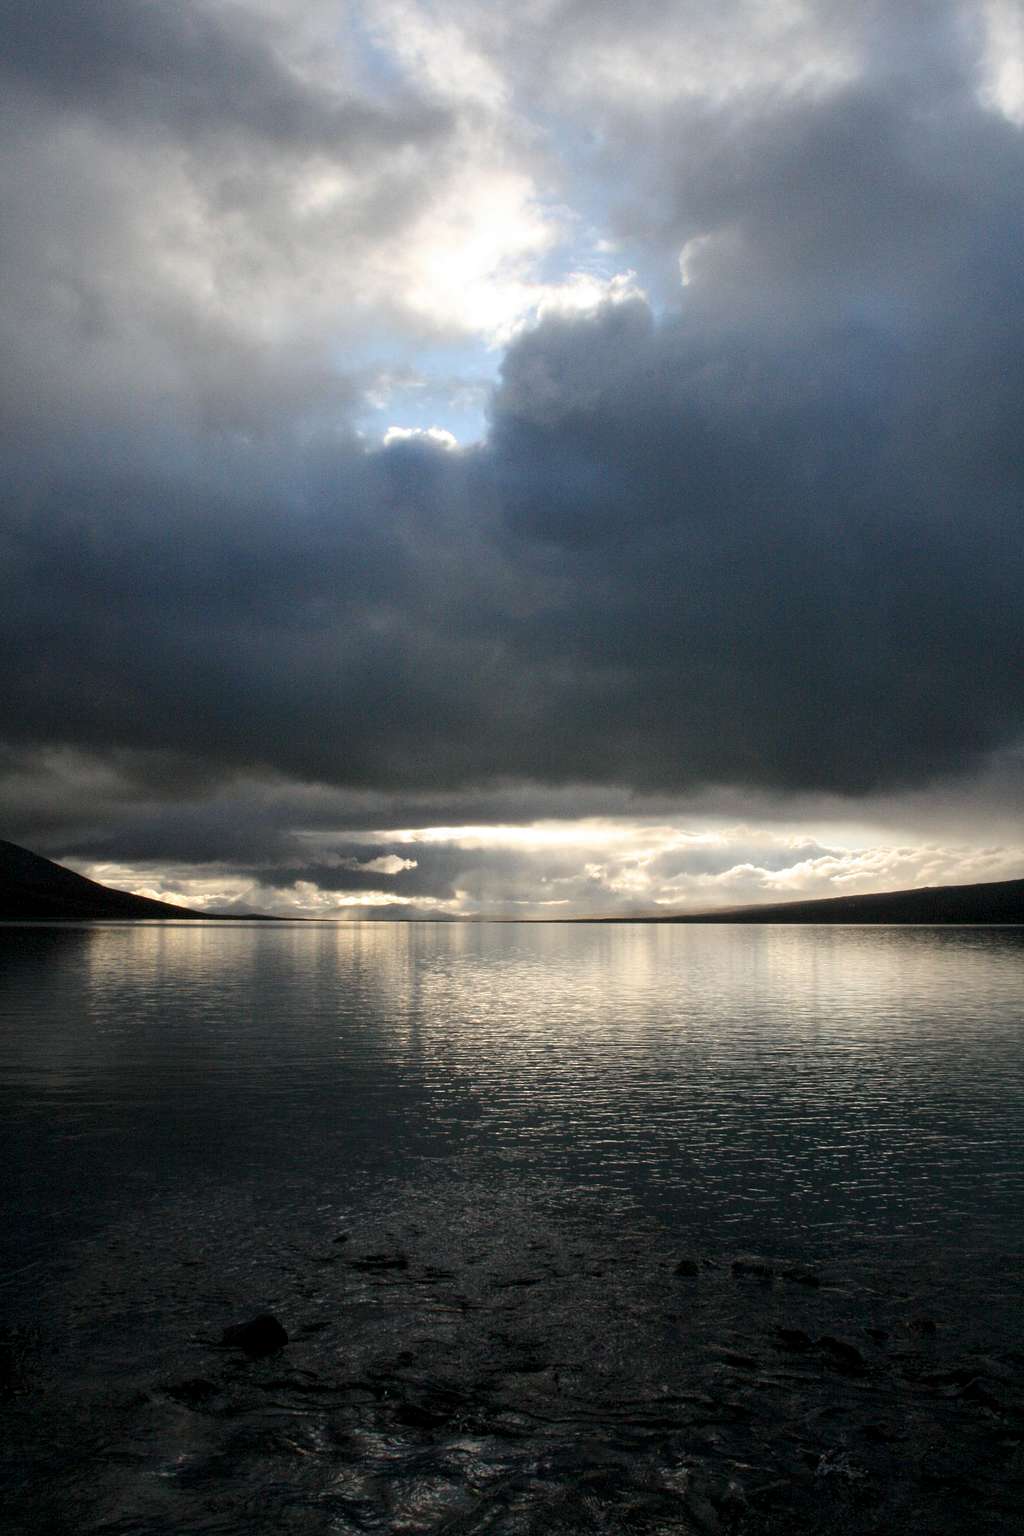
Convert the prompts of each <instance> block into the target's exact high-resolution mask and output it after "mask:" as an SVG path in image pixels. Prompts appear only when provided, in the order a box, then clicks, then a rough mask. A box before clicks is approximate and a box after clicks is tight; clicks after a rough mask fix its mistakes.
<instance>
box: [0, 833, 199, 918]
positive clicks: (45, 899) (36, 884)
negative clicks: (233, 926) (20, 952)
mask: <svg viewBox="0 0 1024 1536" xmlns="http://www.w3.org/2000/svg"><path fill="white" fill-rule="evenodd" d="M210 915H211V914H210V913H208V912H194V911H192V909H191V908H189V907H175V906H172V905H171V903H170V902H167V901H151V900H150V899H149V898H148V897H146V896H132V895H131V894H130V892H128V891H113V890H111V889H110V887H109V886H106V885H99V884H98V883H97V882H96V881H95V880H87V879H86V878H85V876H84V875H76V874H75V872H74V871H73V870H70V869H65V868H64V866H63V864H54V863H53V862H52V860H50V859H44V858H41V857H40V855H39V854H38V853H29V851H28V849H27V848H19V847H18V845H17V844H16V843H8V842H4V840H3V839H2V838H0V921H2V922H74V923H77V922H83V921H89V920H95V919H100V918H108V919H111V918H112V919H115V920H116V919H122V920H123V919H125V918H154V917H161V918H171V917H173V918H178V919H181V918H186V919H188V918H197V917H198V918H208V917H209V916H210Z"/></svg>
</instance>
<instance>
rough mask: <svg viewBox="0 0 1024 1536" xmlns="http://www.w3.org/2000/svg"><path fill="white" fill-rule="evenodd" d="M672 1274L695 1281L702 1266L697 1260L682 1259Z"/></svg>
mask: <svg viewBox="0 0 1024 1536" xmlns="http://www.w3.org/2000/svg"><path fill="white" fill-rule="evenodd" d="M672 1273H673V1274H676V1275H682V1276H683V1278H684V1279H687V1280H693V1279H695V1277H696V1276H697V1275H699V1274H700V1265H699V1264H698V1263H697V1260H696V1259H680V1260H679V1263H678V1264H677V1265H676V1267H675V1269H674V1270H673V1271H672Z"/></svg>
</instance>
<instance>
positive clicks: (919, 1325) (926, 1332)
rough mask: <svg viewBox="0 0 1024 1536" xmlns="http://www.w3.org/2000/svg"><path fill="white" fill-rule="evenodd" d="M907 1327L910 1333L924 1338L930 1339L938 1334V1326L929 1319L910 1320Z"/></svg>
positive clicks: (917, 1318)
mask: <svg viewBox="0 0 1024 1536" xmlns="http://www.w3.org/2000/svg"><path fill="white" fill-rule="evenodd" d="M908 1327H909V1329H910V1331H911V1333H918V1334H921V1335H922V1336H923V1337H924V1338H932V1337H934V1335H935V1334H936V1333H938V1331H939V1330H938V1325H937V1324H936V1323H935V1322H934V1321H933V1320H932V1318H930V1317H915V1318H912V1319H911V1321H910V1323H909V1324H908Z"/></svg>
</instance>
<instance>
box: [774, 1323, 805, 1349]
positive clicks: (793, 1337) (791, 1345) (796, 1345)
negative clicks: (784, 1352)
mask: <svg viewBox="0 0 1024 1536" xmlns="http://www.w3.org/2000/svg"><path fill="white" fill-rule="evenodd" d="M775 1333H776V1335H777V1337H778V1340H779V1343H780V1344H781V1346H782V1348H783V1349H791V1350H794V1351H799V1350H804V1349H810V1348H812V1346H813V1344H814V1340H813V1339H812V1338H811V1336H810V1334H809V1333H804V1331H803V1329H802V1328H776V1330H775Z"/></svg>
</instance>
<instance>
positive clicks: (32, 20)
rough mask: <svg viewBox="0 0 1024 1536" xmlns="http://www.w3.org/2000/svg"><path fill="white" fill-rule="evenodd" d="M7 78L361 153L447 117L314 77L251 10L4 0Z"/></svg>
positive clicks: (113, 115) (155, 116) (148, 117)
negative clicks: (288, 56) (343, 93)
mask: <svg viewBox="0 0 1024 1536" xmlns="http://www.w3.org/2000/svg"><path fill="white" fill-rule="evenodd" d="M0 27H2V30H3V37H4V71H5V73H6V74H7V75H8V77H9V79H10V82H11V84H12V86H14V87H20V88H21V89H22V90H24V91H25V92H27V93H30V94H33V95H38V96H40V97H43V98H44V99H47V100H48V101H49V102H50V103H51V104H53V105H55V106H57V107H58V108H59V110H60V111H61V112H62V113H64V114H67V113H74V112H82V113H85V114H88V115H89V116H90V117H96V118H99V119H100V120H106V121H110V122H112V123H114V124H120V125H126V126H130V127H131V128H132V129H134V130H136V131H138V130H139V129H140V128H141V127H143V126H144V125H145V124H147V123H149V124H152V125H153V126H154V127H156V128H157V129H158V130H160V131H168V130H169V131H171V132H172V133H173V134H174V135H175V136H176V137H178V138H182V139H184V140H186V141H193V140H196V139H198V138H201V137H203V136H206V135H209V134H211V133H219V132H223V131H230V132H231V133H234V134H243V135H246V136H249V137H251V136H252V135H256V136H257V138H259V139H265V140H269V141H270V142H271V143H272V144H274V145H276V146H278V147H279V148H290V149H299V150H303V151H308V150H310V149H320V150H325V151H328V152H330V153H331V154H334V155H337V154H341V155H342V156H343V157H345V158H350V157H351V158H354V157H355V156H356V155H357V154H358V153H360V152H362V151H365V150H366V149H367V148H368V147H370V148H372V147H374V146H376V145H380V144H381V143H385V144H387V143H391V144H394V143H399V142H402V141H403V140H407V139H410V138H414V137H415V138H426V137H429V136H430V135H431V133H433V132H435V131H437V129H438V128H439V127H441V126H442V125H443V123H444V121H445V119H444V114H443V113H442V112H441V111H440V110H439V109H438V108H437V107H436V106H430V107H428V106H427V105H426V104H425V103H417V102H416V101H415V100H407V101H405V102H404V103H402V104H401V106H402V107H403V108H404V110H402V111H399V112H397V113H396V112H394V111H388V110H386V109H381V108H380V107H378V106H376V105H374V104H371V103H369V102H366V101H360V100H355V99H351V98H349V99H345V98H344V97H339V96H338V95H337V94H336V93H334V92H329V91H328V90H327V89H326V88H324V87H322V86H321V87H319V88H317V87H315V86H312V85H311V84H310V83H309V81H308V79H302V78H301V77H300V76H299V75H298V73H297V72H296V71H295V70H294V69H292V68H289V67H288V65H287V63H286V61H285V60H284V59H283V58H282V57H281V56H280V55H279V54H278V53H277V52H276V50H275V48H274V46H273V45H274V42H275V38H274V34H273V31H272V30H271V29H269V28H267V27H263V28H260V27H258V26H257V24H256V21H255V18H253V17H248V18H246V16H245V13H244V11H235V12H231V11H225V10H224V9H223V8H222V9H221V10H219V11H218V8H217V7H216V6H207V5H203V4H183V3H180V0H176V3H170V4H163V3H161V4H155V5H154V4H140V3H139V0H75V3H74V4H71V5H69V4H68V3H67V0H39V3H33V4H32V5H31V6H26V5H23V4H21V3H19V0H0Z"/></svg>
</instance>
